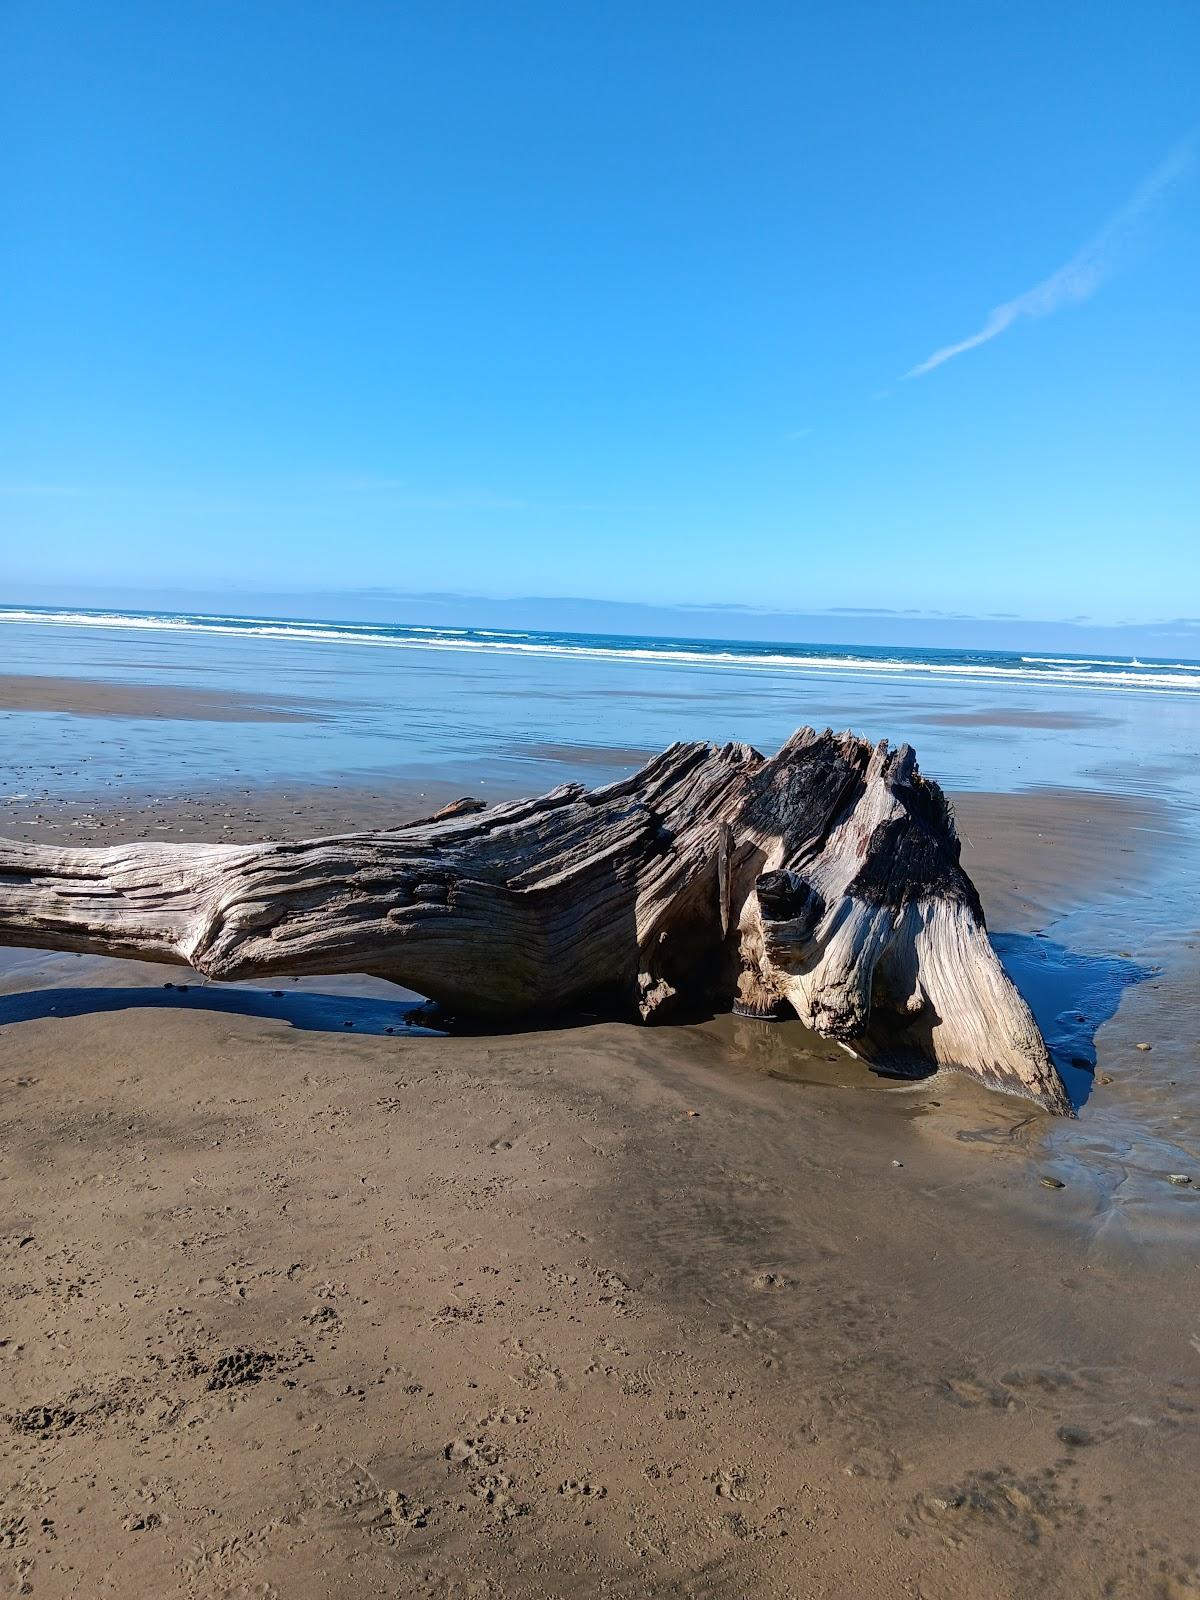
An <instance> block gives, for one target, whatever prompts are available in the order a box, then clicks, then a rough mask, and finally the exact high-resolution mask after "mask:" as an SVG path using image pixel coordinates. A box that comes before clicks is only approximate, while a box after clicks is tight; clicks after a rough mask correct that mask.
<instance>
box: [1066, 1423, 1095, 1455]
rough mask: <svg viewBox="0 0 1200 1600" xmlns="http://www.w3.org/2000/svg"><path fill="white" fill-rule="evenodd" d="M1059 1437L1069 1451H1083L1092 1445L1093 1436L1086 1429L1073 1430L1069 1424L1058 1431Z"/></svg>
mask: <svg viewBox="0 0 1200 1600" xmlns="http://www.w3.org/2000/svg"><path fill="white" fill-rule="evenodd" d="M1058 1437H1059V1439H1060V1440H1061V1441H1062V1443H1063V1444H1065V1445H1066V1446H1067V1448H1068V1449H1069V1450H1081V1449H1083V1448H1084V1446H1085V1445H1089V1444H1091V1443H1092V1435H1091V1434H1090V1433H1089V1432H1088V1430H1087V1429H1086V1428H1073V1427H1071V1426H1070V1425H1069V1424H1064V1425H1063V1427H1061V1428H1060V1429H1059V1430H1058Z"/></svg>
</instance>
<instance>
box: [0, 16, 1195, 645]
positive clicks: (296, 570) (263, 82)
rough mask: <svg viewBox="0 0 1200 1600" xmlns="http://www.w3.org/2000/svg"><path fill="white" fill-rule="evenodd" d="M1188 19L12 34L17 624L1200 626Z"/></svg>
mask: <svg viewBox="0 0 1200 1600" xmlns="http://www.w3.org/2000/svg"><path fill="white" fill-rule="evenodd" d="M1198 63H1200V10H1197V8H1196V7H1195V6H1194V5H1193V4H1191V3H1190V0H1188V3H1186V4H1185V3H1180V4H1169V3H1159V4H1156V3H1150V4H1145V3H1136V4H1134V3H1117V4H1111V5H1105V6H1095V5H1094V4H1062V3H1053V4H1049V5H1047V4H1045V3H1044V0H1039V3H1038V4H1036V5H1035V4H1033V3H1024V0H1007V3H1005V4H1003V5H1001V4H977V5H969V6H968V5H961V6H949V5H936V6H935V5H932V4H915V5H912V6H904V7H900V6H893V5H888V4H885V3H879V4H870V5H868V4H845V3H842V4H828V5H824V4H804V5H796V4H778V5H777V4H769V3H764V4H759V5H756V6H752V7H735V6H731V5H727V4H721V5H715V4H707V5H706V4H697V3H695V0H692V3H689V4H686V5H684V4H674V3H667V0H658V3H654V4H651V5H649V6H647V5H645V4H639V5H633V4H623V3H610V4H605V5H603V6H600V5H594V6H570V5H566V6H564V5H561V4H521V3H519V0H515V3H514V4H512V5H508V6H503V7H501V6H495V5H491V4H484V3H479V4H470V5H467V4H454V3H448V4H443V5H436V6H435V5H432V4H428V5H421V4H406V5H395V4H373V3H370V0H356V3H354V4H351V5H334V4H332V3H326V4H312V3H305V0H288V3H283V0H280V3H271V0H260V3H256V4H254V5H250V6H246V5H244V4H238V5H233V4H225V3H222V0H206V3H205V4H203V5H197V6H180V5H175V6H171V5H163V4H162V3H161V0H154V3H147V4H135V3H129V0H112V3H111V4H108V5H104V6H96V5H94V4H90V3H89V4H69V3H68V4H64V3H58V0H7V4H6V5H5V6H4V8H3V14H2V18H0V79H2V84H0V102H2V105H3V111H2V113H0V115H2V117H3V130H2V132H3V138H2V142H0V149H2V155H0V163H2V170H0V177H2V181H3V216H4V222H5V233H6V236H7V238H6V245H5V249H4V251H3V252H2V255H0V334H2V336H3V348H4V351H5V369H6V379H7V381H6V382H5V384H4V385H3V389H2V392H0V537H2V538H3V540H4V554H3V555H0V599H3V600H8V601H13V600H16V601H20V600H24V599H33V598H35V597H36V598H41V599H45V598H47V597H48V596H50V595H52V594H53V592H54V591H55V589H56V586H57V587H60V588H61V589H62V590H63V591H64V592H66V591H67V590H70V591H71V592H72V594H73V595H75V596H76V597H77V594H78V591H79V590H80V588H81V587H82V588H86V587H88V586H103V587H104V588H105V590H106V591H108V592H112V591H118V590H125V591H128V592H129V594H130V596H131V598H136V594H137V593H138V592H140V591H142V590H144V589H147V588H153V589H156V590H163V589H170V590H173V591H175V590H178V591H184V592H186V591H188V590H190V589H196V590H200V589H203V590H204V591H205V592H211V591H214V590H217V591H222V592H229V593H231V594H237V593H239V592H241V593H246V594H249V593H253V592H256V591H262V590H272V591H274V590H278V589H280V588H281V587H286V588H287V589H289V590H293V591H295V590H299V591H303V590H305V589H312V590H314V591H325V592H327V591H329V590H331V589H338V590H346V589H354V588H356V587H363V588H367V587H372V588H383V589H389V590H406V591H421V590H438V591H445V590H466V591H469V592H471V593H473V594H481V595H491V596H501V597H503V596H514V595H515V596H522V595H534V596H536V595H543V596H554V595H575V596H587V597H594V598H597V599H601V600H615V601H641V602H647V603H649V604H651V605H668V604H671V603H683V604H691V605H696V604H705V603H710V602H720V603H724V604H734V605H741V606H750V607H768V608H772V609H773V610H774V609H782V610H784V611H787V610H792V611H799V612H804V613H810V612H814V611H816V612H819V611H824V610H829V609H832V608H838V607H842V608H845V607H863V608H885V607H894V608H896V609H897V610H898V611H907V612H911V611H913V610H918V611H919V610H929V611H931V612H938V611H942V612H945V611H949V612H953V613H956V614H960V613H962V614H969V615H978V616H992V615H995V614H999V613H1014V614H1016V615H1018V616H1022V617H1039V618H1071V617H1078V616H1084V617H1088V618H1091V619H1095V620H1097V621H1099V622H1104V623H1112V622H1121V621H1138V622H1140V621H1150V620H1154V619H1158V618H1164V617H1169V618H1174V617H1180V616H1189V617H1196V616H1200V556H1198V555H1197V548H1198V547H1200V539H1198V538H1197V532H1198V529H1197V522H1198V520H1200V518H1198V515H1197V513H1198V510H1200V450H1198V449H1197V447H1196V441H1197V436H1198V433H1200V405H1198V398H1200V296H1198V295H1197V285H1198V284H1200V170H1198V169H1200V143H1198V142H1197V133H1196V131H1195V124H1196V122H1197V117H1198V110H1197V97H1196V93H1195V84H1196V75H1197V65H1198Z"/></svg>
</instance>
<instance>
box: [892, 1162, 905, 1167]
mask: <svg viewBox="0 0 1200 1600" xmlns="http://www.w3.org/2000/svg"><path fill="white" fill-rule="evenodd" d="M892 1165H893V1166H894V1167H902V1166H903V1165H904V1163H903V1161H893V1162H892Z"/></svg>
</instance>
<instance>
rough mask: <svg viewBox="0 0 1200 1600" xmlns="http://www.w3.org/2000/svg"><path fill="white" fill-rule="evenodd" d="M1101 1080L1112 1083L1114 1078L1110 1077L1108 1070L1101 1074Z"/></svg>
mask: <svg viewBox="0 0 1200 1600" xmlns="http://www.w3.org/2000/svg"><path fill="white" fill-rule="evenodd" d="M1099 1081H1100V1082H1101V1083H1111V1082H1112V1079H1111V1078H1110V1077H1109V1075H1108V1073H1107V1072H1102V1073H1101V1074H1100V1078H1099Z"/></svg>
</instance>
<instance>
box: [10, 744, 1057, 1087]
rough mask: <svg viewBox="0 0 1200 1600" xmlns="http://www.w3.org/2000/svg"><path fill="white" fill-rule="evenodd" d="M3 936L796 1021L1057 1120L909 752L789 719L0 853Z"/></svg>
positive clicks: (494, 1007) (214, 970)
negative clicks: (531, 769) (195, 828)
mask: <svg viewBox="0 0 1200 1600" xmlns="http://www.w3.org/2000/svg"><path fill="white" fill-rule="evenodd" d="M0 943H7V944H10V945H33V946H39V947H45V948H50V949H57V950H78V951H91V952H96V953H100V954H104V955H123V956H136V957H142V958H145V959H147V960H154V961H174V962H178V963H182V964H185V965H188V966H191V967H193V968H194V969H195V970H196V971H197V972H200V973H202V974H204V975H205V976H207V977H210V978H214V979H225V980H232V979H240V978H253V977H263V976H276V975H283V974H300V973H331V972H348V971H353V972H367V973H371V974H374V975H377V976H380V977H384V978H389V979H392V980H394V981H395V982H397V983H403V984H404V985H406V986H407V987H409V988H411V989H414V990H416V991H417V992H418V993H420V994H424V995H428V996H429V997H430V998H431V999H432V1000H435V1001H437V1002H438V1003H439V1004H440V1005H442V1006H444V1007H445V1008H446V1009H447V1010H448V1011H450V1012H451V1013H453V1014H456V1015H459V1016H475V1017H480V1018H493V1019H498V1020H499V1019H512V1018H516V1017H537V1016H550V1015H554V1014H561V1013H564V1012H571V1011H578V1010H584V1009H587V1010H593V1011H594V1010H601V1011H604V1012H607V1013H612V1014H617V1015H621V1014H625V1015H628V1016H631V1017H640V1018H641V1019H642V1020H645V1021H649V1020H651V1019H654V1020H660V1019H665V1018H669V1017H671V1016H672V1015H676V1016H678V1015H687V1014H695V1013H696V1012H697V1011H698V1010H711V1009H718V1010H719V1009H729V1008H730V1007H731V1006H736V1007H738V1008H739V1009H742V1010H745V1011H748V1012H750V1013H751V1014H760V1015H775V1014H781V1013H785V1012H786V1011H787V1010H788V1009H789V1008H790V1009H791V1010H794V1011H795V1013H796V1014H797V1015H798V1016H799V1017H800V1019H801V1020H802V1021H803V1022H805V1023H806V1024H807V1025H808V1026H810V1027H812V1028H814V1029H815V1030H816V1031H817V1032H818V1033H821V1034H823V1035H825V1036H826V1037H829V1038H833V1039H836V1040H838V1041H839V1042H840V1043H841V1044H843V1045H845V1046H846V1048H847V1049H850V1050H851V1051H852V1052H853V1053H854V1054H856V1055H859V1056H861V1057H863V1058H864V1059H866V1060H868V1061H870V1062H871V1063H872V1064H875V1065H878V1066H881V1067H884V1068H887V1069H890V1070H894V1071H899V1072H914V1073H920V1072H929V1071H931V1070H936V1069H937V1068H939V1067H946V1068H954V1069H957V1070H959V1071H962V1072H967V1073H970V1074H972V1075H974V1076H975V1077H977V1078H979V1079H981V1080H982V1081H983V1082H985V1083H987V1084H989V1085H991V1086H993V1087H996V1088H1000V1089H1005V1090H1008V1091H1009V1092H1012V1093H1017V1094H1021V1095H1024V1096H1026V1097H1027V1098H1029V1099H1032V1100H1034V1101H1036V1102H1037V1103H1038V1104H1040V1105H1042V1106H1044V1107H1046V1108H1047V1109H1048V1110H1051V1111H1055V1112H1060V1113H1063V1114H1070V1106H1069V1102H1068V1099H1067V1095H1066V1092H1065V1090H1064V1088H1063V1085H1062V1082H1061V1080H1060V1078H1059V1076H1058V1073H1057V1071H1056V1070H1055V1068H1054V1066H1053V1064H1052V1062H1051V1061H1050V1058H1049V1056H1048V1054H1047V1051H1046V1047H1045V1044H1044V1043H1043V1041H1042V1038H1041V1035H1040V1033H1039V1032H1038V1029H1037V1026H1036V1024H1035V1022H1034V1020H1033V1017H1032V1015H1031V1014H1030V1012H1029V1009H1028V1007H1027V1006H1026V1005H1025V1003H1024V1001H1023V1000H1022V999H1021V997H1020V996H1019V995H1018V993H1017V992H1016V990H1015V989H1014V988H1013V986H1012V984H1011V982H1010V981H1009V979H1008V977H1007V976H1006V974H1005V972H1004V970H1003V968H1002V967H1001V965H1000V962H999V960H998V958H997V956H996V954H995V952H994V951H993V949H992V947H991V944H990V942H989V941H988V938H987V932H986V929H985V926H984V918H983V911H982V908H981V906H980V904H979V898H978V895H977V894H976V892H975V889H974V886H973V885H972V884H971V882H970V879H969V878H968V877H967V875H966V873H965V872H964V871H963V869H962V867H961V865H960V863H959V847H958V838H957V835H956V833H955V828H954V820H953V816H952V814H951V811H950V807H949V805H948V803H947V801H946V799H945V797H944V796H943V794H942V792H941V790H940V789H939V788H938V786H937V785H936V784H935V783H933V782H931V781H930V780H928V779H926V778H923V777H922V776H921V775H920V773H919V772H918V770H917V765H916V758H915V756H914V754H913V751H912V749H911V748H910V747H909V746H907V745H905V746H902V747H901V748H899V749H897V750H892V749H890V748H889V747H888V746H887V745H885V744H880V745H878V746H874V747H873V746H871V745H870V744H868V743H867V742H866V741H864V740H862V739H858V738H855V737H854V736H853V735H851V734H843V735H835V734H833V733H831V732H829V731H828V730H826V732H824V733H820V734H818V733H815V732H814V731H813V730H812V729H810V728H804V729H801V730H800V731H799V732H798V733H796V734H794V735H793V736H792V738H791V739H789V740H788V742H787V743H786V744H785V745H784V746H783V748H782V749H781V750H780V751H779V752H778V754H777V755H775V756H773V757H771V758H770V759H766V758H764V757H763V756H762V755H760V754H759V753H758V752H757V751H755V750H752V749H751V748H750V747H749V746H747V745H740V744H729V745H724V746H721V747H716V746H713V745H708V744H699V743H692V744H675V745H672V746H671V748H670V749H668V750H666V751H664V752H663V753H662V754H661V755H659V756H656V757H654V759H653V760H651V761H650V762H649V763H648V764H647V765H646V766H645V767H644V768H643V769H642V770H641V771H640V772H638V773H636V774H634V775H633V776H632V777H629V778H626V779H623V780H622V781H621V782H619V783H614V784H610V785H608V786H607V787H605V788H602V789H596V790H590V791H589V790H586V789H584V788H582V787H581V786H579V785H576V784H569V785H565V786H563V787H561V788H558V789H555V790H553V791H552V792H551V793H549V794H547V795H543V796H540V797H539V798H537V799H533V800H521V801H515V802H512V803H509V804H504V805H498V806H493V807H490V808H487V809H483V808H482V807H480V806H479V805H478V803H477V802H461V803H459V804H458V805H457V806H454V807H450V808H447V811H446V812H444V813H441V814H439V816H438V817H435V818H431V819H429V820H427V821H423V822H419V823H413V824H410V825H407V826H405V827H401V828H396V829H393V830H386V831H376V832H371V833H351V834H344V835H339V836H335V837H330V838H321V839H311V840H305V841H301V842H297V843H264V844H251V845H221V844H158V843H140V844H128V845H118V846H112V847H108V848H100V849H54V848H52V847H46V846H41V845H24V844H16V843H10V842H0Z"/></svg>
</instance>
